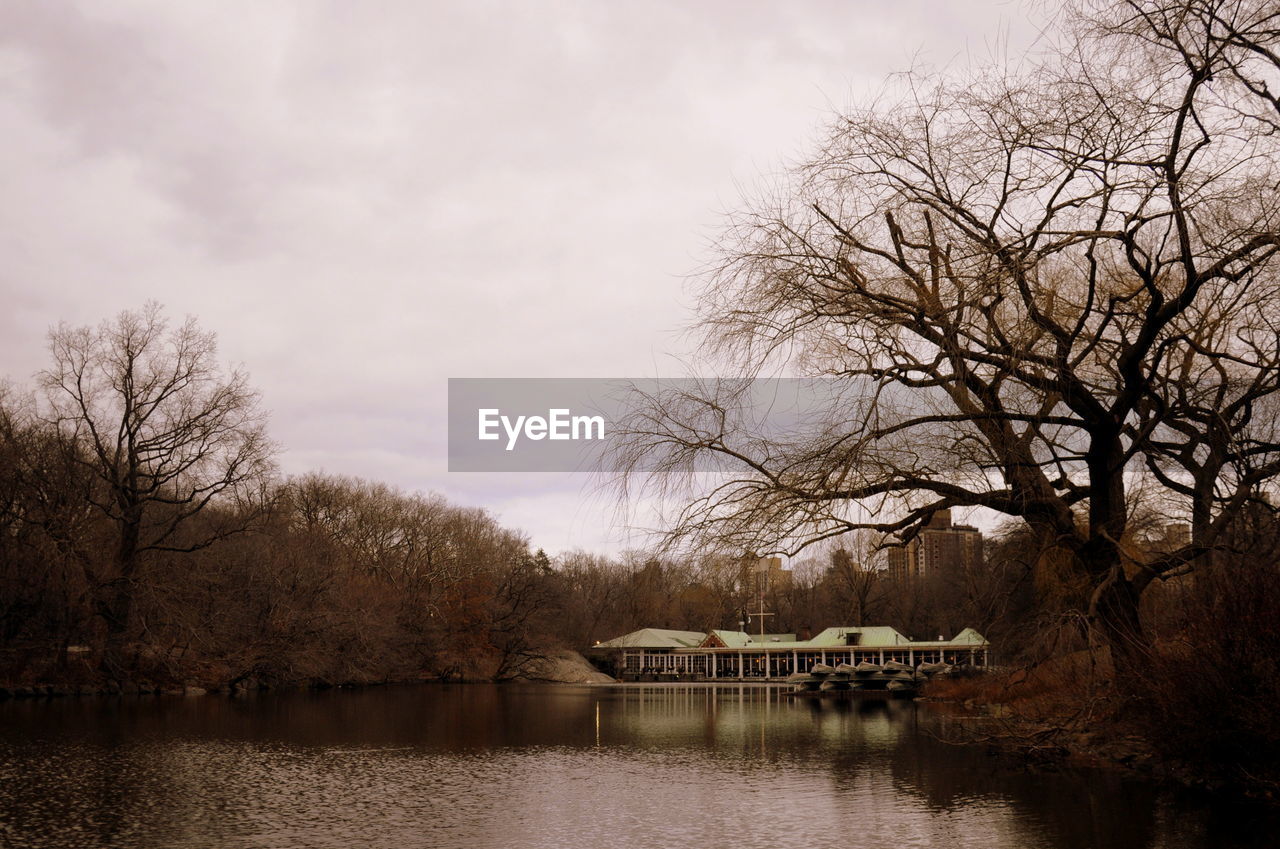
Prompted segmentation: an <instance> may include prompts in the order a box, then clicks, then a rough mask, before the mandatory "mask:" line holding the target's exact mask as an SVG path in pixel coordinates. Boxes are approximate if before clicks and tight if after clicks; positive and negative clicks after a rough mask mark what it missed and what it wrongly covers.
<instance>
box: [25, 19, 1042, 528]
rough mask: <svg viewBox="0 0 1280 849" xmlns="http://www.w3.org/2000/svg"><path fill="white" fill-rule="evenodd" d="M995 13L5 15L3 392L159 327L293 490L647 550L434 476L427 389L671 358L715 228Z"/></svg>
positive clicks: (437, 466) (656, 366)
mask: <svg viewBox="0 0 1280 849" xmlns="http://www.w3.org/2000/svg"><path fill="white" fill-rule="evenodd" d="M1028 14H1029V12H1028V8H1027V7H1025V6H1023V5H1019V4H1017V3H1006V2H992V3H981V4H966V6H965V7H964V8H963V9H961V8H959V7H958V6H957V5H956V4H948V3H941V2H909V3H902V4H896V5H895V6H894V7H893V8H892V9H889V8H885V7H883V6H880V5H875V6H872V5H870V4H852V3H838V2H807V3H800V4H787V5H785V6H784V5H783V4H769V3H745V4H744V3H732V4H730V3H728V2H719V3H707V4H680V3H655V4H643V5H641V4H631V5H621V4H607V5H606V4H600V3H588V2H563V3H554V4H545V5H544V4H539V5H534V4H514V3H506V4H504V3H477V4H465V5H464V4H444V3H409V2H405V3H387V4H380V5H378V6H376V7H371V6H353V5H350V4H341V3H320V2H317V3H304V2H297V3H274V4H270V5H263V4H248V3H241V4H217V5H216V6H215V5H213V4H207V5H206V4H162V3H145V2H123V0H121V2H98V3H92V4H90V3H44V2H16V3H10V4H6V5H5V6H4V7H3V9H0V68H2V69H3V71H2V73H0V81H3V82H2V84H3V87H4V91H3V98H2V99H0V128H2V129H3V132H4V134H5V138H6V140H7V141H6V144H7V149H8V154H9V155H8V156H7V157H5V159H4V165H3V168H4V180H5V186H6V193H5V201H4V203H3V206H2V208H3V210H4V220H3V225H4V226H3V233H4V235H3V237H0V238H3V240H4V241H3V244H4V247H5V255H6V256H7V257H8V258H9V263H8V265H7V268H6V273H5V275H4V280H3V287H4V297H5V302H6V304H7V305H8V309H7V310H5V311H4V312H3V313H0V316H2V317H0V355H2V356H3V359H2V360H0V362H3V368H2V369H0V377H3V378H4V379H7V380H10V381H13V382H15V383H17V384H19V385H29V384H30V380H31V376H32V375H33V374H34V373H35V372H37V371H38V370H39V369H41V368H43V367H44V366H45V365H46V364H47V362H48V357H47V351H46V346H45V337H46V334H47V333H48V331H49V329H50V328H51V327H52V326H55V325H57V324H58V323H59V322H63V321H65V322H67V323H69V324H73V325H83V324H97V323H99V322H101V321H102V320H104V319H107V318H110V317H112V316H114V315H116V314H118V313H119V312H121V311H122V310H128V309H139V308H140V307H141V306H142V305H143V304H144V303H145V302H147V301H149V300H154V301H158V302H160V303H162V304H164V305H165V308H166V314H167V315H168V316H169V318H170V320H171V321H174V322H177V321H180V320H181V319H182V318H183V317H184V316H186V315H194V316H196V317H197V318H198V320H199V322H200V324H201V326H202V327H203V328H205V329H207V330H211V331H213V332H215V333H216V334H217V336H218V340H219V346H220V351H219V353H220V358H221V359H222V360H223V361H224V362H231V363H236V364H243V365H244V367H245V369H246V370H247V371H248V372H249V373H250V375H251V379H252V382H253V384H254V386H256V387H257V388H258V389H259V390H260V392H261V393H262V397H263V406H264V407H265V408H266V409H267V410H268V411H270V413H271V434H272V437H273V438H274V439H275V440H276V441H277V442H279V443H280V444H281V445H282V447H283V451H282V453H281V456H280V464H281V468H282V470H283V471H284V472H285V473H288V474H298V473H304V472H308V471H325V472H328V473H333V474H344V475H353V476H358V477H362V478H367V479H372V480H378V481H383V482H385V483H388V484H391V485H394V486H397V487H400V488H402V489H405V490H420V491H428V490H430V491H436V492H440V493H441V494H443V495H445V496H446V497H447V498H449V499H450V500H451V501H453V502H455V503H459V504H463V505H467V506H478V507H485V508H487V509H489V510H490V511H491V512H493V513H494V514H495V515H496V516H498V517H499V518H500V520H501V521H502V522H503V523H504V524H506V525H508V526H511V527H514V528H519V529H521V530H523V531H525V532H526V533H528V534H529V536H530V538H531V541H532V544H533V545H535V546H540V547H543V548H545V549H546V550H547V551H548V552H551V553H556V552H559V551H564V550H566V549H570V548H575V547H581V548H587V549H595V550H606V551H610V550H613V551H616V550H618V549H619V548H623V547H626V546H629V545H638V544H640V543H642V542H643V541H644V540H643V538H642V537H638V536H635V535H628V534H627V533H626V531H625V529H623V528H621V527H620V526H618V525H617V524H616V522H615V517H614V511H613V509H612V508H613V505H612V503H611V501H610V499H609V498H608V497H607V495H605V494H602V493H600V492H598V491H596V489H595V488H594V484H593V482H591V481H590V480H586V479H584V478H583V477H582V476H577V475H568V474H552V473H541V474H524V475H514V474H505V475H498V474H479V473H470V474H467V473H453V474H450V473H449V472H448V471H447V456H446V447H445V400H446V381H447V379H448V378H450V377H606V376H626V377H651V376H658V375H663V374H674V373H678V372H679V371H680V368H679V364H680V362H681V360H682V359H684V358H687V357H688V355H689V353H690V346H691V341H690V340H689V339H688V338H687V337H685V336H684V335H683V330H684V329H685V328H686V327H687V325H688V323H689V321H690V320H691V319H692V317H693V315H692V312H691V298H690V295H689V291H688V286H687V284H688V282H689V279H690V275H691V274H693V273H694V272H695V270H696V269H697V268H698V267H699V266H700V265H701V264H702V263H703V262H704V261H705V260H706V259H707V258H708V256H709V254H708V244H709V241H710V240H711V239H712V238H713V237H714V233H715V232H716V229H717V227H718V226H719V225H720V224H721V222H722V216H723V215H724V214H725V213H726V212H728V211H730V210H733V209H735V208H737V207H738V206H739V205H740V204H741V197H742V196H743V195H744V194H745V195H750V194H752V193H753V191H754V190H755V189H757V188H758V187H759V186H761V185H762V184H764V183H765V182H767V181H768V180H769V179H770V178H771V176H772V175H775V174H777V173H778V172H780V171H781V170H782V169H783V168H784V167H785V166H786V164H787V163H788V162H792V161H795V160H796V159H798V158H799V157H801V156H802V155H803V154H804V152H805V151H806V149H808V147H809V146H810V145H811V144H812V143H813V142H814V140H815V138H816V136H817V132H818V129H819V128H820V127H821V126H822V125H823V123H824V122H825V121H826V120H829V119H830V117H831V116H832V115H833V114H835V112H837V111H838V110H839V109H841V108H844V107H847V106H848V105H849V104H852V103H859V102H863V101H865V100H866V99H867V98H868V97H870V96H871V95H872V94H873V93H874V92H875V91H876V90H878V89H879V88H880V87H881V86H882V85H883V83H884V81H885V79H886V77H887V76H888V75H890V74H892V73H894V72H898V71H902V70H904V69H906V68H908V67H910V66H911V65H912V64H913V63H915V64H920V63H926V64H930V65H934V66H948V65H954V64H956V63H961V64H963V63H966V62H969V61H975V62H978V61H981V60H982V59H983V58H984V57H986V56H989V55H991V54H992V53H993V52H999V51H1001V50H1004V49H1006V47H1005V45H1006V44H1007V43H1008V42H1010V41H1012V42H1015V43H1026V42H1027V40H1028V39H1029V38H1030V37H1031V36H1032V34H1033V33H1034V27H1033V26H1032V25H1031V24H1030V23H1029V22H1028Z"/></svg>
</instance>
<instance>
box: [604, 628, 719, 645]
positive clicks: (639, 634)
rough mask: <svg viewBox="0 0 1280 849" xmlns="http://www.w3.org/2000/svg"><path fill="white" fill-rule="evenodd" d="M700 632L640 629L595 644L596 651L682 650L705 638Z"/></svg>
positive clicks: (704, 634)
mask: <svg viewBox="0 0 1280 849" xmlns="http://www.w3.org/2000/svg"><path fill="white" fill-rule="evenodd" d="M706 636H707V635H706V633H704V632H702V631H670V630H667V629H666V628H641V629H640V630H639V631H632V632H631V633H630V634H623V635H622V636H621V637H614V638H613V639H612V640H606V641H605V642H603V643H597V644H596V646H595V648H598V649H683V648H691V647H693V646H696V645H698V643H700V642H702V641H703V639H704V638H705V637H706Z"/></svg>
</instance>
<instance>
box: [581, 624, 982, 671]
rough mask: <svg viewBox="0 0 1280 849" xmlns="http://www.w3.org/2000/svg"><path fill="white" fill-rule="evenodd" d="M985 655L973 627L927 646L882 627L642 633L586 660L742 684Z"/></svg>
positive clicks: (977, 660)
mask: <svg viewBox="0 0 1280 849" xmlns="http://www.w3.org/2000/svg"><path fill="white" fill-rule="evenodd" d="M989 650H990V646H989V645H988V644H987V641H986V638H984V637H983V636H982V635H981V634H979V633H978V632H977V631H975V630H973V629H972V628H965V629H964V630H963V631H961V632H960V633H959V634H957V635H956V636H955V637H953V638H952V639H950V640H936V641H925V642H920V641H912V640H909V639H907V638H906V637H905V636H903V635H902V634H900V633H898V631H897V630H895V629H893V628H890V627H887V626H876V627H848V626H846V627H837V628H827V629H826V630H825V631H823V632H821V633H820V634H818V635H816V636H815V637H813V638H812V639H809V640H797V639H796V635H795V634H764V635H759V634H756V635H752V634H748V633H746V632H744V631H707V632H701V631H672V630H666V629H662V628H643V629H641V630H639V631H633V632H631V633H630V634H624V635H623V636H621V637H616V638H614V639H612V640H607V641H605V642H601V643H597V644H596V645H595V646H593V647H592V648H591V649H589V650H588V651H587V655H588V656H589V657H591V658H592V659H593V660H595V661H596V662H597V663H600V664H602V665H605V666H607V667H608V668H609V670H610V671H611V672H612V674H613V675H615V676H616V677H619V678H622V679H623V680H628V679H630V680H637V679H639V678H642V677H646V676H662V677H678V678H681V679H690V680H709V681H714V680H729V681H742V680H776V679H782V678H786V677H787V676H788V675H791V674H792V673H794V672H808V671H809V670H810V668H812V666H813V665H814V664H815V663H825V664H828V665H832V666H834V665H835V664H837V663H849V664H857V663H859V662H861V661H864V660H865V661H869V662H871V663H877V664H883V663H884V662H885V661H889V660H895V661H898V662H899V663H905V664H907V665H909V666H917V665H919V664H921V663H949V664H952V665H956V666H986V665H987V663H988V654H989Z"/></svg>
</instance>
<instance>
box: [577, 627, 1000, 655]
mask: <svg viewBox="0 0 1280 849" xmlns="http://www.w3.org/2000/svg"><path fill="white" fill-rule="evenodd" d="M850 634H857V635H858V640H857V642H856V643H855V644H854V645H853V646H850V645H849V641H848V637H849V635H850ZM712 635H714V636H715V637H716V638H717V639H719V640H720V641H721V642H723V643H724V644H725V646H726V647H727V648H731V649H741V648H748V647H750V648H756V647H762V648H764V647H767V648H773V649H795V650H799V651H803V650H805V649H828V648H857V647H864V646H865V647H868V648H888V647H891V646H904V647H910V646H929V647H931V648H933V647H938V648H941V647H945V646H948V645H961V646H982V645H986V643H987V640H986V638H985V637H983V636H982V635H981V634H979V633H978V632H977V631H975V630H974V629H972V628H965V629H964V630H963V631H961V632H960V633H959V634H956V635H955V636H954V637H953V638H952V639H950V640H940V641H937V642H934V641H920V640H909V639H907V638H906V637H904V636H903V635H902V634H901V633H899V632H898V630H897V629H895V628H891V627H889V626H888V625H871V626H867V627H852V626H848V625H844V626H838V627H835V628H827V629H826V630H824V631H821V632H819V633H818V634H816V635H814V637H813V639H811V640H797V639H796V635H795V634H764V635H763V636H761V635H759V634H757V635H755V636H754V637H753V636H751V635H750V634H748V633H746V632H745V631H725V630H720V629H716V630H712V631H671V630H667V629H664V628H642V629H641V630H639V631H632V632H631V633H630V634H624V635H623V636H621V637H615V638H613V639H612V640H608V641H607V642H603V643H599V644H597V645H596V646H595V648H597V649H622V648H629V649H682V648H696V647H697V646H699V645H701V644H702V642H703V641H704V640H705V639H707V637H709V636H712Z"/></svg>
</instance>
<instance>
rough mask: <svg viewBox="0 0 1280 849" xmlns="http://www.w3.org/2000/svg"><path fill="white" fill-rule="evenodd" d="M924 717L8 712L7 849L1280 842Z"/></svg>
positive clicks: (1228, 814)
mask: <svg viewBox="0 0 1280 849" xmlns="http://www.w3.org/2000/svg"><path fill="white" fill-rule="evenodd" d="M951 721H954V720H951V719H948V718H947V717H946V716H945V714H944V712H943V711H940V710H939V708H937V707H930V706H927V705H915V704H913V703H910V702H868V701H842V702H820V701H811V700H794V699H791V698H789V697H787V696H786V695H785V694H784V693H783V692H782V691H781V690H780V689H779V688H776V687H761V686H744V687H738V686H718V687H711V686H633V687H623V686H619V687H606V688H594V687H567V686H550V685H548V686H538V685H527V686H525V685H519V686H487V685H465V686H444V685H441V686H421V687H406V688H394V689H377V690H366V691H362V692H327V693H318V694H312V693H294V694H279V695H275V694H268V695H263V696H260V697H255V698H247V699H229V698H226V697H220V696H205V697H201V698H189V699H181V698H133V699H130V698H126V699H83V700H60V701H53V702H39V703H36V702H9V703H5V704H0V847H5V849H7V848H8V847H58V849H71V847H99V846H110V847H148V849H151V847H157V848H158V847H165V849H170V847H219V849H223V847H308V849H311V847H389V848H390V847H396V849H401V847H459V849H463V847H466V849H472V848H473V847H479V848H480V849H483V847H513V849H514V848H515V847H574V849H597V847H644V849H662V847H686V846H687V847H697V848H698V849H708V848H712V849H714V847H726V849H730V847H732V849H742V848H743V847H803V849H825V847H842V849H858V847H868V849H871V848H872V847H948V848H949V847H981V849H1000V847H1019V849H1038V848H1039V847H1071V849H1084V847H1097V849H1104V847H1105V849H1111V848H1112V847H1119V848H1120V849H1129V847H1134V849H1136V847H1144V849H1145V847H1151V848H1152V849H1156V848H1157V847H1160V848H1161V849H1163V847H1169V849H1173V848H1174V847H1178V849H1182V848H1183V847H1185V848H1186V849H1232V847H1246V846H1247V847H1263V846H1267V847H1270V846H1275V845H1277V839H1278V838H1277V834H1276V831H1275V830H1274V829H1275V827H1276V823H1275V822H1274V821H1269V820H1264V819H1260V818H1258V817H1260V815H1259V814H1257V813H1256V812H1255V813H1250V812H1248V811H1246V810H1241V809H1237V808H1233V807H1228V806H1225V805H1221V804H1219V805H1211V804H1209V803H1207V802H1205V801H1204V800H1202V799H1195V798H1191V797H1188V796H1184V795H1181V794H1173V793H1169V792H1164V791H1161V790H1158V789H1157V788H1156V787H1154V786H1153V785H1151V784H1149V783H1147V782H1145V781H1143V780H1140V779H1137V778H1133V777H1128V776H1122V775H1120V774H1117V773H1113V772H1108V771H1089V770H1086V771H1074V770H1067V771H1055V772H1043V771H1028V770H1025V769H1023V768H1022V767H1021V766H1019V764H1018V763H1017V762H1016V761H1009V760H1004V759H1000V758H994V757H991V756H989V755H987V754H985V753H984V752H983V751H981V750H978V749H974V748H969V747H956V746H951V745H947V744H944V743H941V742H939V741H938V739H937V738H936V736H935V734H936V732H937V731H938V729H939V727H940V726H941V725H942V724H945V723H946V722H951Z"/></svg>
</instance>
